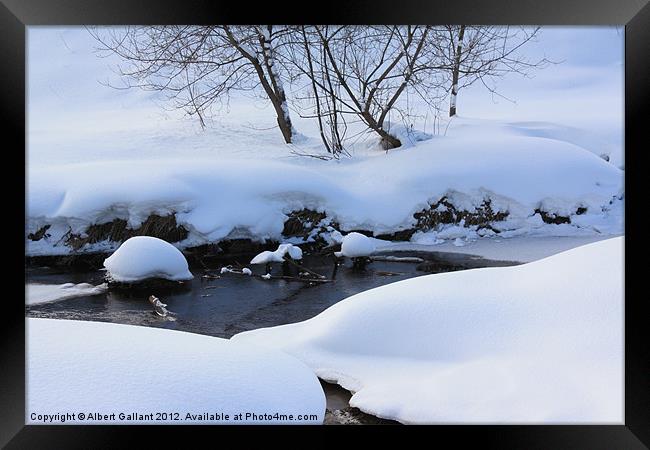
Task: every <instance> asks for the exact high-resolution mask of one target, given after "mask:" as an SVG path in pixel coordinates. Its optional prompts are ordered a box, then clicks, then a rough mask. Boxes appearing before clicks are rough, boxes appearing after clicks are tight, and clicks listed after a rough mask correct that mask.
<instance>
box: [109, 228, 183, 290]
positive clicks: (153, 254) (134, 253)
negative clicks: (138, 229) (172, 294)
mask: <svg viewBox="0 0 650 450" xmlns="http://www.w3.org/2000/svg"><path fill="white" fill-rule="evenodd" d="M104 267H106V269H107V270H108V274H107V276H108V277H109V278H110V279H112V280H114V281H122V282H132V281H140V280H144V279H147V278H164V279H167V280H176V281H181V280H191V279H192V278H194V276H193V275H192V273H191V272H190V271H189V268H188V265H187V260H186V259H185V256H183V254H182V253H181V252H180V251H179V250H178V249H177V248H176V247H174V246H173V245H171V244H170V243H169V242H165V241H163V240H162V239H158V238H154V237H150V236H135V237H132V238H130V239H127V240H126V241H124V243H123V244H122V245H121V246H120V248H118V249H117V250H116V251H115V253H113V254H112V255H111V256H109V257H108V258H106V260H105V261H104Z"/></svg>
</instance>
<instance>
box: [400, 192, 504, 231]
mask: <svg viewBox="0 0 650 450" xmlns="http://www.w3.org/2000/svg"><path fill="white" fill-rule="evenodd" d="M508 214H509V213H508V212H507V211H505V212H504V211H498V212H495V211H494V210H493V209H492V201H491V200H490V199H486V200H484V201H483V203H482V204H481V205H480V206H477V207H476V208H475V210H474V211H467V210H462V209H461V210H459V209H456V207H455V206H454V205H453V204H452V203H451V202H450V201H449V200H448V199H447V197H443V198H441V199H440V200H439V201H438V202H437V203H434V204H432V205H430V207H429V208H427V209H423V210H422V211H420V212H416V213H415V214H413V217H415V219H416V220H417V223H416V225H415V228H416V229H417V230H418V231H429V230H432V229H434V228H436V227H437V226H438V225H440V224H459V223H461V221H464V222H463V223H464V224H465V226H470V225H476V226H477V229H479V230H480V229H481V228H489V229H491V230H492V231H494V232H496V233H498V230H496V229H494V228H493V227H492V224H493V223H494V222H500V221H502V220H505V219H506V218H507V217H508Z"/></svg>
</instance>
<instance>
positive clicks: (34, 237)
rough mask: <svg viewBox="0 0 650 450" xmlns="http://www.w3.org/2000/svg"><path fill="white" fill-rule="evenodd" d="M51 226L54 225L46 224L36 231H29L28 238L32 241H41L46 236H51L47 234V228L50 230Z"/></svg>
mask: <svg viewBox="0 0 650 450" xmlns="http://www.w3.org/2000/svg"><path fill="white" fill-rule="evenodd" d="M51 226H52V225H45V226H43V227H41V228H39V229H38V230H36V232H35V233H29V234H28V235H27V239H29V240H30V241H40V240H41V239H43V238H44V237H50V235H49V234H47V230H49V228H50V227H51Z"/></svg>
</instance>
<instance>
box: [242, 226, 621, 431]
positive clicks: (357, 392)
mask: <svg viewBox="0 0 650 450" xmlns="http://www.w3.org/2000/svg"><path fill="white" fill-rule="evenodd" d="M622 333H623V238H622V237H617V238H612V239H608V240H604V241H600V242H596V243H592V244H588V245H585V246H582V247H578V248H575V249H572V250H569V251H566V252H562V253H559V254H556V255H554V256H551V257H548V258H544V259H541V260H538V261H535V262H532V263H528V264H524V265H520V266H513V267H498V268H483V269H474V270H467V271H461V272H450V273H442V274H435V275H428V276H422V277H417V278H412V279H409V280H405V281H400V282H397V283H393V284H389V285H386V286H382V287H379V288H376V289H371V290H369V291H365V292H362V293H359V294H356V295H353V296H351V297H349V298H347V299H345V300H343V301H341V302H339V303H337V304H336V305H334V306H332V307H330V308H329V309H327V310H325V311H324V312H322V313H321V314H319V315H318V316H316V317H314V318H312V319H310V320H307V321H304V322H300V323H295V324H290V325H283V326H279V327H274V328H266V329H258V330H253V331H249V332H245V333H241V334H238V335H235V336H234V337H233V338H232V339H231V340H232V341H234V342H246V343H254V344H259V345H264V346H267V347H268V348H272V349H280V350H283V351H285V352H287V353H289V354H291V355H294V356H295V357H297V358H299V359H301V360H302V361H304V362H305V363H306V364H307V365H308V366H309V367H311V368H312V370H314V372H315V373H316V374H317V375H318V376H319V377H320V378H323V379H325V380H327V381H332V382H336V383H338V384H340V385H341V386H343V387H344V388H346V389H348V390H350V391H352V392H354V395H353V396H352V399H351V401H350V405H351V406H355V407H358V408H360V409H361V410H363V411H366V412H368V413H371V414H375V415H377V416H380V417H384V418H389V419H395V420H399V421H400V422H403V423H502V422H508V423H512V422H514V423H618V424H620V423H622V421H623V363H624V360H623V334H622Z"/></svg>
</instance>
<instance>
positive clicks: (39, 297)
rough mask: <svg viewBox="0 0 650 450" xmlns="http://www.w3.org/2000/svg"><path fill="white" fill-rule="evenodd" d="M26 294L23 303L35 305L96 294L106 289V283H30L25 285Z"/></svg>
mask: <svg viewBox="0 0 650 450" xmlns="http://www.w3.org/2000/svg"><path fill="white" fill-rule="evenodd" d="M25 287H26V290H27V296H26V297H25V304H27V305H36V304H39V303H49V302H55V301H57V300H63V299H66V298H72V297H83V296H85V295H97V294H101V293H102V292H105V291H106V284H100V285H98V286H93V285H92V284H89V283H79V284H74V283H65V284H32V283H29V284H27V285H26V286H25Z"/></svg>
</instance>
